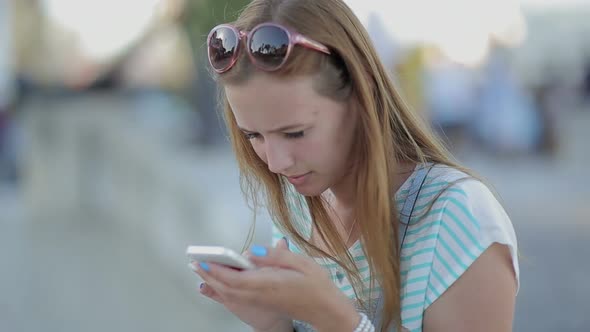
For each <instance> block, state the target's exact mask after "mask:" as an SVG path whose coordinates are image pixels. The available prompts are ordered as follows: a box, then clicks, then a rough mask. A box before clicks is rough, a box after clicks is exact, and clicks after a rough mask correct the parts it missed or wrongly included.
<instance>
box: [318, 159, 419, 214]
mask: <svg viewBox="0 0 590 332" xmlns="http://www.w3.org/2000/svg"><path fill="white" fill-rule="evenodd" d="M415 166H416V164H415V163H412V162H405V163H400V164H398V171H396V172H394V175H393V179H392V189H393V192H397V190H398V189H399V188H400V187H401V186H402V185H403V184H404V182H405V181H406V180H407V179H408V177H410V175H412V172H413V171H414V168H415ZM356 179H357V174H356V172H354V171H351V172H349V173H347V174H346V175H345V176H344V177H343V179H342V181H340V182H339V183H338V184H336V185H334V186H332V187H331V188H330V189H329V190H330V191H331V195H333V197H332V199H333V203H334V205H333V206H334V207H335V208H337V209H338V210H340V211H342V212H344V213H345V214H347V212H352V211H354V207H355V203H356ZM346 219H348V218H346ZM347 221H348V222H347V223H350V224H352V222H353V220H352V219H349V220H347Z"/></svg>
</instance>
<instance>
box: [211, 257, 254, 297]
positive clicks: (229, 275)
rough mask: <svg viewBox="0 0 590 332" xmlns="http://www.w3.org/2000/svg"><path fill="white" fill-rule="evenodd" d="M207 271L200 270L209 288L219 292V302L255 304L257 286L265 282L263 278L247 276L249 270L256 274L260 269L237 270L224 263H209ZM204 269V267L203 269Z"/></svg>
mask: <svg viewBox="0 0 590 332" xmlns="http://www.w3.org/2000/svg"><path fill="white" fill-rule="evenodd" d="M207 267H208V270H207V271H200V273H201V274H202V275H203V279H204V280H205V281H206V284H207V286H206V287H207V288H211V290H212V291H213V292H215V293H216V294H217V297H218V298H219V302H220V303H223V304H227V303H238V304H243V303H248V304H255V303H256V300H257V297H256V294H257V291H256V288H255V286H256V287H260V286H259V285H258V284H261V283H263V282H264V281H263V280H261V279H262V278H258V280H257V279H256V278H255V277H253V276H246V274H247V273H248V272H253V273H255V274H259V273H261V272H260V271H242V272H240V271H236V270H234V269H231V268H227V267H225V266H223V265H219V264H214V263H208V264H207ZM201 270H202V269H201Z"/></svg>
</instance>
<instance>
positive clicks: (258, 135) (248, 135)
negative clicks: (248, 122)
mask: <svg viewBox="0 0 590 332" xmlns="http://www.w3.org/2000/svg"><path fill="white" fill-rule="evenodd" d="M244 137H246V139H248V140H252V139H255V138H258V137H260V134H258V133H244Z"/></svg>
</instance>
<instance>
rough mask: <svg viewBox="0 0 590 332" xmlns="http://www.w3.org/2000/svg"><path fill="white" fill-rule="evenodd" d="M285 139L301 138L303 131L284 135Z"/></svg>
mask: <svg viewBox="0 0 590 332" xmlns="http://www.w3.org/2000/svg"><path fill="white" fill-rule="evenodd" d="M285 137H287V138H300V137H303V130H302V131H297V132H294V133H285Z"/></svg>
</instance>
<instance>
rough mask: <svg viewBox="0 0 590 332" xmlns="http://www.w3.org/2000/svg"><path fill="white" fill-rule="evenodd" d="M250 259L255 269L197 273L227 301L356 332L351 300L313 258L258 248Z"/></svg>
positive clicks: (324, 327)
mask: <svg viewBox="0 0 590 332" xmlns="http://www.w3.org/2000/svg"><path fill="white" fill-rule="evenodd" d="M250 254H251V255H250V257H249V258H250V260H251V261H252V262H253V263H254V264H255V265H256V266H257V267H258V268H257V269H255V270H249V271H235V270H233V269H230V268H226V267H223V266H219V265H216V264H210V265H209V271H204V270H202V269H199V271H198V273H199V275H201V276H202V277H203V279H205V281H206V282H207V284H208V286H210V287H211V288H212V289H213V290H214V291H215V293H216V294H218V295H219V298H220V299H222V300H223V301H224V302H225V303H231V304H233V305H240V306H243V307H247V306H253V307H256V308H262V309H263V310H266V312H275V313H278V315H279V316H278V317H290V318H293V319H298V320H303V321H306V322H309V323H310V324H312V325H313V326H314V327H315V328H316V329H317V330H324V331H346V330H349V331H352V330H354V329H355V327H356V326H357V324H358V322H359V320H360V318H359V314H358V313H357V312H356V310H355V308H354V305H353V304H352V301H351V300H350V299H349V298H347V297H346V296H345V295H344V294H343V293H342V292H341V291H340V290H339V289H338V288H337V287H336V286H335V285H334V284H333V282H332V280H331V279H330V277H329V275H328V274H327V273H326V271H325V270H324V269H323V268H322V267H321V266H319V265H318V264H317V263H316V262H315V261H314V260H313V259H311V258H309V257H305V256H303V255H298V254H295V253H292V252H290V251H288V250H284V249H282V248H266V247H260V246H254V247H253V248H252V249H251V250H250Z"/></svg>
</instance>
